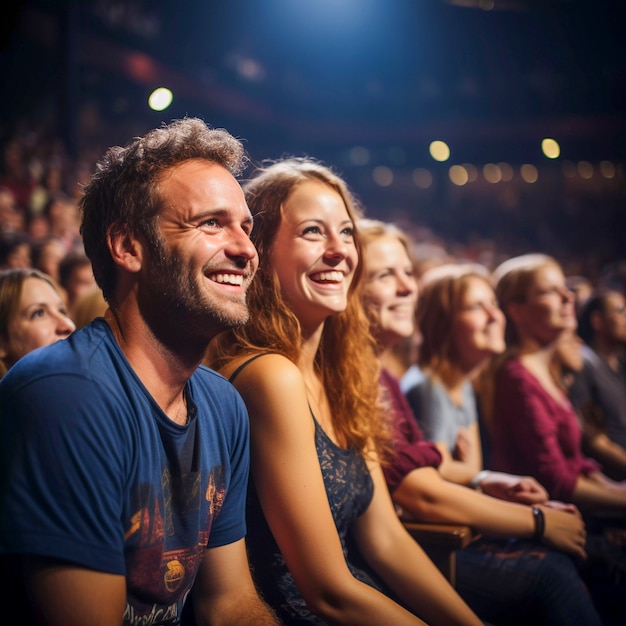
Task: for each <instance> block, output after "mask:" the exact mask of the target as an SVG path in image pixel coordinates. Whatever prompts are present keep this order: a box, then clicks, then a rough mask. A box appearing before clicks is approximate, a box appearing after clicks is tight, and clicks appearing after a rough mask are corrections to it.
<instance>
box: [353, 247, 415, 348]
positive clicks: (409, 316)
mask: <svg viewBox="0 0 626 626" xmlns="http://www.w3.org/2000/svg"><path fill="white" fill-rule="evenodd" d="M363 259H364V265H365V274H366V281H365V288H364V294H363V298H364V303H365V306H366V309H367V312H368V315H369V317H370V319H371V320H372V325H373V332H374V334H375V335H376V337H377V338H378V341H379V342H380V343H381V344H382V345H383V346H384V347H387V346H390V345H392V344H393V343H395V342H397V341H399V340H400V339H403V338H406V337H410V336H411V335H412V334H413V331H414V325H415V306H416V304H417V282H416V280H415V277H414V276H413V265H412V263H411V259H410V258H409V255H408V254H407V251H406V248H405V247H404V246H403V245H402V243H401V242H400V241H398V239H396V238H395V237H393V236H384V237H380V238H378V239H375V240H374V241H372V242H370V243H369V244H368V245H367V246H366V247H365V250H364V252H363Z"/></svg>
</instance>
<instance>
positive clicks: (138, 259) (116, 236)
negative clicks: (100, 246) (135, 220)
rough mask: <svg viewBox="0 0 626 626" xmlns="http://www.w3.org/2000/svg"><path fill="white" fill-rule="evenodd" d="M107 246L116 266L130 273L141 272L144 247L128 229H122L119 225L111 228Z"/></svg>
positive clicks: (113, 225) (108, 232)
mask: <svg viewBox="0 0 626 626" xmlns="http://www.w3.org/2000/svg"><path fill="white" fill-rule="evenodd" d="M107 245H108V248H109V251H110V253H111V257H112V258H113V261H114V263H115V264H116V265H118V266H120V267H121V268H123V269H125V270H126V271H127V272H130V273H136V272H139V271H140V270H141V266H142V263H143V246H142V244H141V241H140V240H139V239H138V238H137V237H136V236H135V235H134V234H132V233H130V232H129V231H128V230H127V229H126V228H124V227H122V228H120V227H119V224H112V225H111V226H109V229H108V230H107Z"/></svg>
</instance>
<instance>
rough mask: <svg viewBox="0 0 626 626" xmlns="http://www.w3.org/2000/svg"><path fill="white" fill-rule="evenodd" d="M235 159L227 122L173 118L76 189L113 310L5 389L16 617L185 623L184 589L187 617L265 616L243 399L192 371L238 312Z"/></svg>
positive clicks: (256, 619) (2, 508) (243, 237)
mask: <svg viewBox="0 0 626 626" xmlns="http://www.w3.org/2000/svg"><path fill="white" fill-rule="evenodd" d="M244 163H245V157H244V153H243V148H242V145H241V143H240V142H239V141H238V140H236V139H235V138H234V137H232V136H231V135H230V134H229V133H227V132H226V131H223V130H213V129H210V128H208V127H207V126H206V124H205V123H204V122H202V121H201V120H198V119H183V120H178V121H175V122H173V123H172V124H170V125H168V126H163V127H162V128H159V129H156V130H153V131H151V132H149V133H147V134H146V135H145V136H144V137H140V138H136V139H134V140H133V141H132V142H130V143H129V144H128V145H127V146H126V147H125V148H118V147H116V148H112V149H110V150H109V151H108V152H107V153H106V155H105V156H104V158H103V159H102V161H101V162H100V163H99V165H98V168H97V171H96V172H95V174H94V176H93V178H92V180H91V182H90V183H89V185H88V186H87V187H86V189H85V194H84V198H83V199H82V206H81V208H82V211H83V218H82V227H81V232H82V236H83V240H84V244H85V250H86V253H87V255H88V256H89V258H90V260H91V262H92V265H93V271H94V276H95V278H96V281H97V282H98V285H99V287H100V288H101V289H102V292H103V294H104V297H105V299H106V300H107V302H108V304H109V309H108V311H107V312H106V314H105V317H104V319H99V320H96V321H94V322H93V323H92V324H91V325H89V326H87V327H86V328H84V329H82V330H81V331H79V332H76V333H74V335H72V336H71V337H70V338H69V339H67V340H63V341H61V342H58V343H57V344H55V346H50V347H49V348H44V349H42V350H40V351H38V352H37V353H36V354H35V353H33V354H31V355H28V357H27V358H24V359H22V360H21V361H20V363H18V364H16V365H15V366H14V367H13V368H12V370H11V372H10V374H9V375H7V376H6V377H5V378H4V379H3V380H2V384H1V385H0V440H1V441H0V457H1V461H0V472H1V473H0V480H1V481H2V492H1V495H0V516H1V518H2V520H3V523H2V528H1V530H0V554H1V557H2V566H3V580H6V581H8V580H11V581H12V582H13V586H12V587H11V590H10V593H11V594H12V595H11V598H10V601H11V602H12V604H13V605H14V606H19V610H20V611H21V612H22V613H23V614H22V619H21V620H20V621H24V622H29V623H31V622H32V623H37V624H48V625H59V626H60V625H64V626H73V625H76V626H77V625H79V624H81V625H83V624H90V625H92V626H93V625H95V626H99V625H107V626H108V625H113V624H115V625H118V626H119V625H121V624H129V625H130V624H180V623H181V620H182V615H183V607H184V605H185V601H186V600H187V598H188V596H189V595H190V594H191V597H192V598H193V612H194V615H193V618H194V619H195V623H196V624H197V625H201V624H218V623H219V624H230V623H237V624H255V625H264V624H276V623H277V622H276V621H275V619H274V617H273V615H272V614H271V612H270V611H269V609H268V608H267V606H266V605H265V604H264V603H263V602H262V601H261V600H260V599H259V597H258V595H257V592H256V590H255V588H254V584H253V582H252V579H251V576H250V572H249V567H248V562H247V558H246V551H245V544H244V541H245V533H246V526H245V517H244V507H245V496H246V485H247V479H248V466H249V456H248V419H247V414H246V409H245V407H244V405H243V402H242V401H241V399H240V397H239V396H238V395H237V393H236V392H235V391H234V389H233V388H232V386H230V385H229V384H228V383H227V382H226V381H225V380H224V379H222V378H221V377H220V376H218V375H217V374H215V373H214V372H212V371H211V370H209V369H207V368H206V367H204V366H200V362H201V360H202V358H203V356H204V352H205V350H206V348H207V345H208V343H209V341H210V340H211V339H212V338H213V337H214V336H215V335H216V334H217V333H219V332H221V331H222V330H224V329H226V328H230V327H232V326H237V325H239V324H243V323H245V322H246V321H247V319H248V310H247V306H246V290H247V288H248V286H249V284H250V282H251V280H252V278H253V276H254V273H255V271H256V268H257V263H258V258H257V253H256V250H255V248H254V246H253V245H252V243H251V241H250V238H249V235H250V232H251V229H252V218H251V215H250V212H249V210H248V206H247V204H246V201H245V198H244V195H243V192H242V190H241V187H240V185H239V183H238V181H237V179H236V178H235V176H237V175H238V174H239V173H240V172H241V170H242V168H243V165H244ZM3 587H5V586H4V585H3ZM3 592H5V593H6V592H7V588H4V589H3ZM8 601H9V600H7V599H5V602H8ZM29 608H32V612H33V614H32V615H30V614H28V613H27V611H28V609H29ZM185 616H187V612H186V613H185Z"/></svg>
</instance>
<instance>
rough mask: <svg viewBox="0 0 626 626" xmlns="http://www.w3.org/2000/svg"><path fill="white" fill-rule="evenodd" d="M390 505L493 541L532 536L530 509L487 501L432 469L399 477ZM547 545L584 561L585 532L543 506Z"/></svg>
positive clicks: (570, 516) (566, 514) (567, 514)
mask: <svg viewBox="0 0 626 626" xmlns="http://www.w3.org/2000/svg"><path fill="white" fill-rule="evenodd" d="M393 497H394V500H395V501H396V502H397V503H398V504H399V505H400V506H401V507H402V509H403V510H404V511H406V512H407V513H409V514H410V515H412V516H413V517H414V518H415V519H417V520H420V521H425V522H439V523H448V524H465V525H468V526H470V527H472V528H473V529H475V530H476V531H477V532H480V533H485V534H488V535H493V536H496V537H518V538H522V539H523V538H530V537H532V536H533V534H534V532H535V522H534V518H533V514H532V507H530V506H526V505H524V504H518V503H514V502H507V501H504V500H499V499H496V498H492V497H491V496H488V495H486V494H483V493H480V492H477V491H473V490H471V489H467V488H466V487H462V486H460V485H455V484H454V483H451V482H449V481H446V480H443V478H442V477H441V475H440V474H439V473H438V472H437V470H436V469H434V468H432V467H423V468H419V469H416V470H414V471H412V472H410V473H409V474H407V476H406V477H405V478H404V480H403V481H402V482H401V483H400V485H399V486H398V488H397V489H396V491H395V492H394V494H393ZM542 510H543V511H544V517H545V522H546V526H545V534H544V538H543V541H544V543H546V544H547V545H550V546H552V547H555V548H557V549H559V550H563V551H564V552H568V553H571V554H574V555H575V556H578V557H580V558H584V557H585V552H584V542H585V536H586V535H585V527H584V524H583V522H582V520H581V517H580V515H579V514H578V512H577V511H576V510H575V509H573V508H572V507H565V510H557V509H555V508H551V507H543V506H542Z"/></svg>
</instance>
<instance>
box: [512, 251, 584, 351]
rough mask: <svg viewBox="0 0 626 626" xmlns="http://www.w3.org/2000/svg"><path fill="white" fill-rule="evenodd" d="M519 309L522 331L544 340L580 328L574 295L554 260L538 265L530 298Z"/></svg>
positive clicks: (517, 315) (519, 324)
mask: <svg viewBox="0 0 626 626" xmlns="http://www.w3.org/2000/svg"><path fill="white" fill-rule="evenodd" d="M515 308H516V309H517V311H518V312H517V314H515V315H514V319H515V320H516V324H517V327H518V329H519V330H520V333H521V334H522V335H525V336H527V337H532V338H534V339H536V340H538V341H539V342H541V343H550V342H552V341H554V340H555V339H556V338H557V337H558V336H559V335H560V334H561V333H562V332H563V331H564V330H567V329H572V328H575V327H576V318H575V316H574V295H573V294H572V292H571V291H570V290H569V289H568V288H567V287H566V286H565V277H564V275H563V272H562V270H561V268H560V267H559V266H557V265H554V264H552V263H549V264H546V265H543V266H541V267H539V268H537V270H536V271H535V274H534V277H533V280H532V282H531V285H530V287H529V289H528V294H527V298H526V301H525V302H524V303H522V304H517V305H515Z"/></svg>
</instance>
